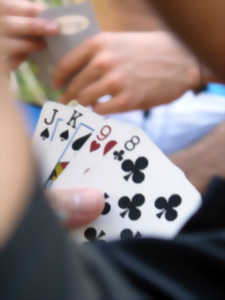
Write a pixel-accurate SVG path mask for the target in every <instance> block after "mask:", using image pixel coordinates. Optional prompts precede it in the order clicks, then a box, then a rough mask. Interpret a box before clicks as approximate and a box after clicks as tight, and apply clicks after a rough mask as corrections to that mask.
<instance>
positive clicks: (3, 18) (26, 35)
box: [0, 0, 59, 69]
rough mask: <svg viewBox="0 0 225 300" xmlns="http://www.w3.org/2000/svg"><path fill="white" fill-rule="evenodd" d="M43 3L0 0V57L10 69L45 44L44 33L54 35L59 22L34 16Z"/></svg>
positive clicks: (23, 0)
mask: <svg viewBox="0 0 225 300" xmlns="http://www.w3.org/2000/svg"><path fill="white" fill-rule="evenodd" d="M43 9H44V7H43V6H42V5H40V4H34V3H30V2H29V1H26V0H22V1H20V0H11V1H9V0H0V46H1V57H2V58H3V59H6V60H7V61H8V62H9V67H10V69H14V68H16V67H18V65H19V64H20V63H21V62H23V61H24V60H25V59H26V58H27V56H28V55H29V54H30V53H32V52H36V51H40V50H42V49H43V48H44V47H45V42H44V40H43V39H42V38H43V37H44V36H48V35H56V34H57V33H58V31H59V28H58V25H57V24H56V23H54V22H48V21H46V20H42V19H40V18H37V17H36V16H37V15H38V13H40V12H41V11H42V10H43Z"/></svg>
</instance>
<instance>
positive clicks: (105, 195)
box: [102, 193, 111, 216]
mask: <svg viewBox="0 0 225 300" xmlns="http://www.w3.org/2000/svg"><path fill="white" fill-rule="evenodd" d="M104 198H105V200H106V199H108V198H109V195H108V194H107V193H105V194H104ZM110 211H111V205H110V204H109V203H108V202H105V207H104V209H103V212H102V215H103V216H105V215H107V214H108V213H109V212H110Z"/></svg>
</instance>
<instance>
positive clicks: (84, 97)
mask: <svg viewBox="0 0 225 300" xmlns="http://www.w3.org/2000/svg"><path fill="white" fill-rule="evenodd" d="M73 74H75V76H74V77H73V79H72V81H71V83H70V85H69V87H68V88H67V90H66V91H65V94H64V96H63V98H62V102H63V103H66V102H68V101H69V100H71V99H74V98H76V99H78V100H79V102H80V103H81V104H82V105H92V106H93V107H94V109H95V111H96V112H98V113H101V114H108V113H116V112H122V111H129V110H134V109H148V108H150V107H152V106H154V105H159V104H162V103H167V102H170V101H172V100H175V99H176V98H178V97H179V96H181V95H182V94H183V93H184V92H185V91H187V90H188V89H191V88H194V87H196V86H198V85H199V68H198V66H197V64H196V60H195V58H194V57H193V56H192V55H190V54H189V53H188V52H187V51H186V50H185V49H184V48H183V47H182V46H181V45H180V44H179V43H177V41H176V40H175V39H174V38H172V37H171V36H170V35H169V33H166V32H152V33H103V34H99V35H97V36H96V37H94V38H92V39H90V40H88V41H87V42H85V43H83V44H82V45H81V46H79V47H78V48H76V49H74V50H73V51H71V52H70V53H69V54H67V55H66V56H65V57H64V58H63V59H62V60H61V61H60V62H59V64H58V66H57V68H56V71H55V77H54V80H55V83H56V85H57V86H58V87H59V86H61V85H63V84H64V83H65V82H66V81H67V80H68V79H69V78H70V77H71V76H72V75H73ZM184 74H185V76H184ZM107 94H110V95H111V96H112V99H111V100H110V101H108V102H106V103H99V104H98V99H99V98H100V97H102V96H104V95H107Z"/></svg>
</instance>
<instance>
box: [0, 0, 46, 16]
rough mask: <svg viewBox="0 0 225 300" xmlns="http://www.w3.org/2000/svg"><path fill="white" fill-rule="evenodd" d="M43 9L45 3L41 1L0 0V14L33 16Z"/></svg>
mask: <svg viewBox="0 0 225 300" xmlns="http://www.w3.org/2000/svg"><path fill="white" fill-rule="evenodd" d="M44 9H45V5H44V4H41V3H31V2H29V1H24V0H22V1H18V0H11V1H9V0H1V1H0V16H7V15H11V16H24V17H35V16H37V15H38V14H39V13H40V12H41V11H43V10H44Z"/></svg>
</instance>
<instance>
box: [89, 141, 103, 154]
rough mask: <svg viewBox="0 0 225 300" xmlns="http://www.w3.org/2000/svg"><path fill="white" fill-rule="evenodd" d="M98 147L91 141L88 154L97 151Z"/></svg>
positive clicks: (97, 144) (98, 145)
mask: <svg viewBox="0 0 225 300" xmlns="http://www.w3.org/2000/svg"><path fill="white" fill-rule="evenodd" d="M100 147H101V145H100V144H99V143H97V142H96V141H93V142H92V143H91V149H90V152H94V151H96V150H98V149H99V148H100Z"/></svg>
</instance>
